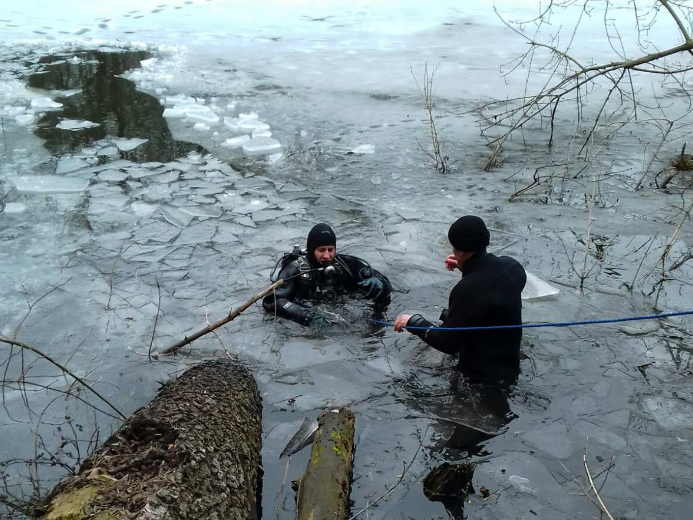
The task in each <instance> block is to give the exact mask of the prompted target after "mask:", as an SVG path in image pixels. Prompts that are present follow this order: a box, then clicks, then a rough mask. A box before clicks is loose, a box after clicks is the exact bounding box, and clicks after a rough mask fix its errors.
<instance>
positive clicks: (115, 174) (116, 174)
mask: <svg viewBox="0 0 693 520" xmlns="http://www.w3.org/2000/svg"><path fill="white" fill-rule="evenodd" d="M127 178H128V174H127V173H125V172H121V171H120V170H104V171H102V172H101V173H99V180H102V181H106V182H121V181H124V180H125V179H127Z"/></svg>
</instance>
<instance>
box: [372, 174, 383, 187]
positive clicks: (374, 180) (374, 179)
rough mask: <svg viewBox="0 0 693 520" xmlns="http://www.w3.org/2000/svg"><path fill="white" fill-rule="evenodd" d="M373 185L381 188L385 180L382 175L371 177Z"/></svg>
mask: <svg viewBox="0 0 693 520" xmlns="http://www.w3.org/2000/svg"><path fill="white" fill-rule="evenodd" d="M371 183H373V184H374V185H375V186H379V185H381V184H382V183H383V179H382V177H381V176H380V175H374V176H373V177H371Z"/></svg>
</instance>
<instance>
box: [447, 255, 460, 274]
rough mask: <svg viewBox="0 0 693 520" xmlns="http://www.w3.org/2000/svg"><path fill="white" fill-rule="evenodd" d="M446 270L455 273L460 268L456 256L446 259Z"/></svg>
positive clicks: (449, 256)
mask: <svg viewBox="0 0 693 520" xmlns="http://www.w3.org/2000/svg"><path fill="white" fill-rule="evenodd" d="M445 268H446V269H447V270H448V271H454V270H455V269H459V268H460V266H459V264H458V263H457V259H456V258H455V255H448V257H447V258H446V259H445Z"/></svg>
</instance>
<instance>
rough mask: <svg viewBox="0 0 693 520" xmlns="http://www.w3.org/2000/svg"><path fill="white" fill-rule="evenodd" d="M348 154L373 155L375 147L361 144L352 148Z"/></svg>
mask: <svg viewBox="0 0 693 520" xmlns="http://www.w3.org/2000/svg"><path fill="white" fill-rule="evenodd" d="M350 153H355V154H357V155H364V154H371V153H375V146H373V145H372V144H362V145H360V146H357V147H356V148H354V149H353V150H352V151H351V152H350Z"/></svg>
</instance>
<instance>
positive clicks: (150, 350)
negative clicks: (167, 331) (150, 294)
mask: <svg viewBox="0 0 693 520" xmlns="http://www.w3.org/2000/svg"><path fill="white" fill-rule="evenodd" d="M155 280H156V288H157V289H158V291H159V301H158V303H157V304H156V317H155V318H154V330H152V339H151V341H150V342H149V350H148V351H147V357H149V362H150V363H151V361H152V345H154V336H156V324H157V323H158V321H159V312H160V311H161V285H159V277H158V276H157V277H155Z"/></svg>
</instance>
